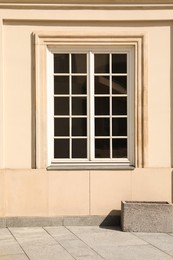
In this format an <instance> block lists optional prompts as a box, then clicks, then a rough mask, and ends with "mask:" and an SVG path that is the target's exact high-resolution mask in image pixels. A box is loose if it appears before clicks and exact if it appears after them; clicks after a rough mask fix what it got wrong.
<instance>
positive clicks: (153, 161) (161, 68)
mask: <svg viewBox="0 0 173 260" xmlns="http://www.w3.org/2000/svg"><path fill="white" fill-rule="evenodd" d="M69 25H70V24H69ZM70 26H71V25H70ZM83 26H84V28H85V29H87V28H88V27H89V28H90V30H92V31H96V32H97V33H99V31H100V32H102V31H103V30H105V31H106V32H108V31H111V32H114V33H115V34H116V33H118V32H122V31H123V32H124V34H125V33H126V32H128V33H129V32H131V33H139V32H141V33H144V34H145V35H146V36H145V37H146V44H147V46H146V47H147V52H146V58H147V68H146V71H147V72H148V78H147V85H146V88H147V91H148V104H144V106H147V107H148V130H147V131H146V134H147V139H148V143H147V144H145V145H147V146H148V153H147V157H148V158H147V159H146V161H147V162H148V163H147V166H148V167H170V165H171V162H170V160H171V158H170V112H171V111H170V53H171V51H170V44H171V43H170V40H171V38H170V24H169V23H161V24H160V23H149V24H148V23H147V26H146V24H145V23H138V24H137V26H136V24H135V23H131V24H129V23H128V27H127V25H126V24H121V23H119V24H116V23H111V24H107V26H104V27H102V26H99V28H98V27H97V26H96V25H95V24H94V23H93V25H92V27H91V24H90V26H88V25H87V24H86V25H83ZM62 28H63V30H66V29H68V27H67V25H66V24H65V25H64V26H63V24H61V25H58V24H57V25H56V26H43V25H42V24H40V26H38V25H37V26H34V25H25V24H24V25H23V24H22V23H21V24H18V25H16V24H13V23H12V24H5V25H4V28H3V35H4V86H5V88H4V111H5V112H4V113H5V125H4V130H5V138H4V147H5V148H4V149H5V150H4V157H5V159H4V162H5V163H4V164H5V167H6V168H30V167H31V156H32V147H31V143H32V139H31V138H32V136H31V135H32V131H31V127H32V126H31V119H32V118H31V116H32V96H31V93H32V89H31V86H32V85H31V77H32V73H31V62H32V49H31V46H32V44H31V34H32V32H35V31H43V32H46V31H47V32H51V31H57V32H58V30H62ZM73 28H75V29H76V30H77V31H79V33H80V31H81V26H79V25H78V24H76V25H75V26H73ZM156 151H157V152H156Z"/></svg>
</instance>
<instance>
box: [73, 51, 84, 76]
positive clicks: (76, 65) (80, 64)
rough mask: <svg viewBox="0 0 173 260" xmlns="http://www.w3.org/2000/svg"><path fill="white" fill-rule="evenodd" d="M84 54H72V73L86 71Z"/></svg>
mask: <svg viewBox="0 0 173 260" xmlns="http://www.w3.org/2000/svg"><path fill="white" fill-rule="evenodd" d="M86 68H87V66H86V54H72V73H86V72H87V70H86Z"/></svg>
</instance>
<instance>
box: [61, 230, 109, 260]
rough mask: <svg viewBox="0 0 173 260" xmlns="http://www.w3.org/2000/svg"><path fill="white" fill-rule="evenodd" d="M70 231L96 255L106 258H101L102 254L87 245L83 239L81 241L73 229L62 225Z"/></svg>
mask: <svg viewBox="0 0 173 260" xmlns="http://www.w3.org/2000/svg"><path fill="white" fill-rule="evenodd" d="M64 227H65V228H66V229H67V230H68V231H69V232H70V233H72V234H73V235H74V236H75V237H77V238H78V239H79V240H80V241H81V242H83V243H84V244H85V245H86V246H87V247H88V248H90V249H92V250H93V251H94V252H95V253H96V254H97V255H98V256H100V257H101V258H102V259H104V260H106V259H105V258H103V256H102V255H100V254H99V253H98V252H97V251H96V250H95V249H94V248H93V247H91V246H89V245H87V243H86V242H85V241H83V240H82V239H81V238H80V237H79V236H77V235H76V234H75V233H74V232H73V231H71V230H70V229H69V228H68V227H67V226H64Z"/></svg>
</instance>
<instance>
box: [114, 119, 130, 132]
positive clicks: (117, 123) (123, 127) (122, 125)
mask: <svg viewBox="0 0 173 260" xmlns="http://www.w3.org/2000/svg"><path fill="white" fill-rule="evenodd" d="M112 135H114V136H127V118H113V119H112Z"/></svg>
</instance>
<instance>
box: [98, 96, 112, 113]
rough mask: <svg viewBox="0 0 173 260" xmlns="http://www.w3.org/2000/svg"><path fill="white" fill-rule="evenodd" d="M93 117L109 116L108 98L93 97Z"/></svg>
mask: <svg viewBox="0 0 173 260" xmlns="http://www.w3.org/2000/svg"><path fill="white" fill-rule="evenodd" d="M95 115H109V97H95Z"/></svg>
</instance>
